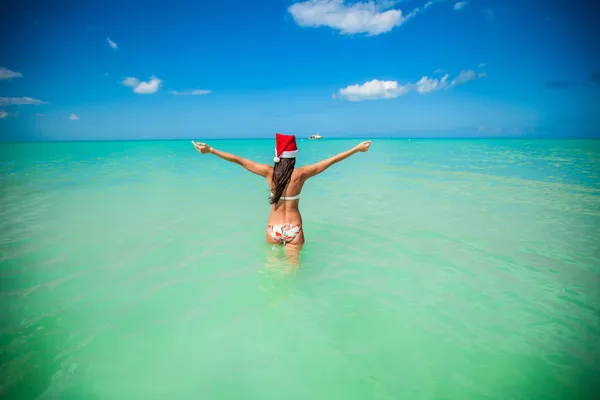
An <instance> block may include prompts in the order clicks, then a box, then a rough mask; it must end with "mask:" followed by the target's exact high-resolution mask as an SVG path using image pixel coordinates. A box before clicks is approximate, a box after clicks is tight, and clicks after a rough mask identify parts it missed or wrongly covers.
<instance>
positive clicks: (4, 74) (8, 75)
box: [0, 67, 23, 79]
mask: <svg viewBox="0 0 600 400" xmlns="http://www.w3.org/2000/svg"><path fill="white" fill-rule="evenodd" d="M21 77H23V74H22V73H20V72H15V71H11V70H10V69H8V68H4V67H0V79H12V78H21Z"/></svg>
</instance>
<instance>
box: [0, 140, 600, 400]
mask: <svg viewBox="0 0 600 400" xmlns="http://www.w3.org/2000/svg"><path fill="white" fill-rule="evenodd" d="M199 140H201V138H199ZM358 142H359V140H327V139H324V140H321V141H309V140H299V141H298V146H299V149H300V154H299V160H298V163H299V164H300V165H304V164H307V163H312V162H315V161H317V160H319V159H321V158H325V157H328V156H331V155H333V154H336V153H337V152H340V151H343V150H346V149H348V148H350V147H352V146H354V145H355V144H356V143H358ZM209 144H211V145H213V146H214V147H216V148H218V149H220V150H224V151H228V152H233V153H236V154H239V155H241V156H243V157H249V158H252V159H254V160H256V161H259V162H265V163H272V158H273V152H274V141H273V140H214V141H209ZM0 166H1V173H0V190H1V193H2V195H1V197H0V202H1V209H0V212H1V213H2V218H1V219H0V232H1V234H0V246H1V247H0V277H1V282H2V286H1V288H0V397H1V398H10V399H12V398H14V399H36V398H39V399H327V400H329V399H344V400H345V399H409V400H419V399H457V400H459V399H460V400H470V399H543V400H549V399H561V400H562V399H592V398H594V397H593V396H594V395H596V396H597V395H598V393H599V386H598V382H600V380H599V378H600V141H594V140H588V141H586V140H556V141H544V140H532V141H526V140H506V141H503V140H489V141H488V140H471V141H469V140H412V141H410V142H409V141H407V140H378V139H375V140H373V144H372V146H371V149H370V150H369V152H368V153H361V154H357V155H355V156H353V157H351V158H349V159H348V160H346V161H344V162H342V163H340V164H337V165H335V166H333V167H332V168H330V169H329V170H328V171H326V172H325V173H324V174H323V175H321V176H318V177H316V178H314V179H313V180H312V181H309V182H308V183H307V184H306V186H305V188H304V190H303V192H302V198H301V200H300V208H301V211H302V213H303V217H304V229H305V235H306V238H307V244H306V246H305V248H304V250H303V252H302V265H301V267H300V269H298V270H297V271H296V272H290V270H289V268H288V267H286V265H285V263H284V262H283V261H282V259H281V252H280V251H279V250H278V249H273V248H271V247H269V246H266V245H265V244H264V230H265V226H266V222H267V218H268V215H269V205H268V203H267V198H268V195H269V188H268V185H267V183H266V181H264V180H263V178H260V177H258V176H256V175H253V174H251V173H249V172H247V171H245V170H244V169H243V168H241V167H239V166H237V165H234V164H230V163H227V162H225V161H223V160H221V159H218V158H216V157H215V156H210V155H206V156H202V155H200V154H199V153H198V152H196V151H195V150H194V148H193V146H192V145H191V143H190V142H189V141H165V142H96V143H38V144H1V145H0Z"/></svg>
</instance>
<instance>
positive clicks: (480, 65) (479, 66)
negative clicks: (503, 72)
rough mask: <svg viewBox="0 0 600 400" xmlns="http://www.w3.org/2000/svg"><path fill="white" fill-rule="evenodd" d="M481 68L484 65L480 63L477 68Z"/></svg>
mask: <svg viewBox="0 0 600 400" xmlns="http://www.w3.org/2000/svg"><path fill="white" fill-rule="evenodd" d="M483 67H485V63H481V64H479V65H478V66H477V68H483Z"/></svg>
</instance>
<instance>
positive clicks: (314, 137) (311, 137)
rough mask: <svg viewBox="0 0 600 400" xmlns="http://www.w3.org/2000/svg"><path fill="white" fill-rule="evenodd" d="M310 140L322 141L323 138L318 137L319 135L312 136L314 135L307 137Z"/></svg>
mask: <svg viewBox="0 0 600 400" xmlns="http://www.w3.org/2000/svg"><path fill="white" fill-rule="evenodd" d="M308 138H309V139H310V140H315V139H323V136H321V135H319V134H314V135H310V136H309V137H308Z"/></svg>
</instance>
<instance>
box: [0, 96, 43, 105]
mask: <svg viewBox="0 0 600 400" xmlns="http://www.w3.org/2000/svg"><path fill="white" fill-rule="evenodd" d="M24 104H32V105H35V106H37V105H40V104H46V102H45V101H41V100H38V99H32V98H31V97H0V106H8V105H13V106H16V105H24Z"/></svg>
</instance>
